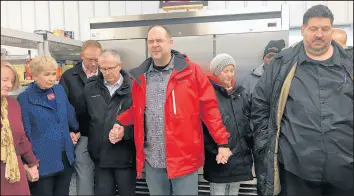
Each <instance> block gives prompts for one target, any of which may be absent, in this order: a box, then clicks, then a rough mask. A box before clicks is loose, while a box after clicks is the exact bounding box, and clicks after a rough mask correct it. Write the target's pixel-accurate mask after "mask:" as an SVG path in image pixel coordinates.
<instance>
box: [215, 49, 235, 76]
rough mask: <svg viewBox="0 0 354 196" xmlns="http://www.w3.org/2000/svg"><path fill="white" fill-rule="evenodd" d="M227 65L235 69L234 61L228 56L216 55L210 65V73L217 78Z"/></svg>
mask: <svg viewBox="0 0 354 196" xmlns="http://www.w3.org/2000/svg"><path fill="white" fill-rule="evenodd" d="M228 65H233V66H234V67H235V60H234V58H232V56H230V55H228V54H225V53H224V54H218V55H216V56H215V57H214V59H213V60H212V61H211V63H210V72H211V73H213V74H214V75H215V76H219V75H220V73H221V72H222V70H224V68H225V67H226V66H228Z"/></svg>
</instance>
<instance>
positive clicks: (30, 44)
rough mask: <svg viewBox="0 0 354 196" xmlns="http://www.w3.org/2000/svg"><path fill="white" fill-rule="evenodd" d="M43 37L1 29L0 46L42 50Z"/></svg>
mask: <svg viewBox="0 0 354 196" xmlns="http://www.w3.org/2000/svg"><path fill="white" fill-rule="evenodd" d="M43 41H44V40H43V36H41V35H37V34H34V33H27V32H22V31H18V30H13V29H7V28H3V27H1V45H5V46H12V47H19V48H30V49H37V50H39V51H38V54H39V55H40V52H41V51H43V50H42V48H41V47H42V45H41V44H42V43H43Z"/></svg>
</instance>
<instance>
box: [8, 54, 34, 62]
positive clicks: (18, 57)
mask: <svg viewBox="0 0 354 196" xmlns="http://www.w3.org/2000/svg"><path fill="white" fill-rule="evenodd" d="M30 58H31V57H30V55H5V56H1V60H5V61H24V60H27V59H30Z"/></svg>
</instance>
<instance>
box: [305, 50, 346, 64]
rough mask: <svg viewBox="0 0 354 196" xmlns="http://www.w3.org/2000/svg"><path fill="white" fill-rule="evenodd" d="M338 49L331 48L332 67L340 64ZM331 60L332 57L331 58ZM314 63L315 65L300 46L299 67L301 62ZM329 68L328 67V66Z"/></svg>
mask: <svg viewBox="0 0 354 196" xmlns="http://www.w3.org/2000/svg"><path fill="white" fill-rule="evenodd" d="M338 50H339V48H337V47H335V46H333V65H334V64H335V65H339V66H340V65H341V64H342V60H341V58H340V56H339V55H340V54H339V51H338ZM331 58H332V57H331ZM305 61H306V62H314V63H317V61H316V60H313V59H311V58H309V57H308V56H307V54H306V52H305V49H304V46H302V49H301V50H300V52H299V61H298V62H299V65H301V64H302V63H303V62H305ZM329 66H330V65H329Z"/></svg>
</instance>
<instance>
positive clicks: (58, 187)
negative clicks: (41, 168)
mask: <svg viewBox="0 0 354 196" xmlns="http://www.w3.org/2000/svg"><path fill="white" fill-rule="evenodd" d="M72 173H73V168H66V169H65V170H64V171H62V172H60V173H57V174H55V175H51V176H48V177H43V178H39V180H38V181H37V182H34V183H31V184H30V189H31V195H32V196H37V195H38V196H42V195H55V196H56V195H58V196H59V195H60V196H62V195H69V187H70V182H71V176H72Z"/></svg>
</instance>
